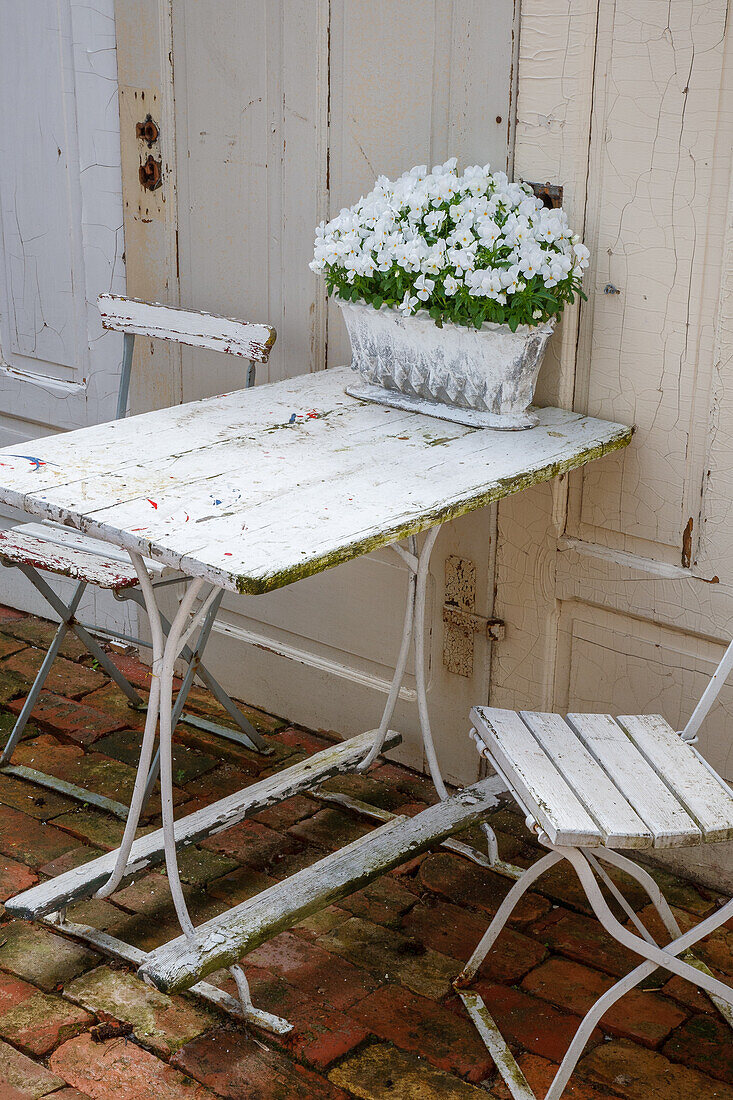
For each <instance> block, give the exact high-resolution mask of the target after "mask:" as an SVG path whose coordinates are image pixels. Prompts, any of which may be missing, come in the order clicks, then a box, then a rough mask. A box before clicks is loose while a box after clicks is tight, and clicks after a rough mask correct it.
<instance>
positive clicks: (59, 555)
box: [0, 529, 137, 592]
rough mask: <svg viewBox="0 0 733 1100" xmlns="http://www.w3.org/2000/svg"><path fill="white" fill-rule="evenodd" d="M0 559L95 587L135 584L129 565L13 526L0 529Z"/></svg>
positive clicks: (135, 578) (117, 586) (117, 589)
mask: <svg viewBox="0 0 733 1100" xmlns="http://www.w3.org/2000/svg"><path fill="white" fill-rule="evenodd" d="M0 561H1V562H4V563H10V564H13V565H31V566H33V567H34V568H35V569H43V570H45V571H46V572H48V573H59V574H61V576H64V577H71V578H72V579H73V580H83V581H88V583H89V584H93V585H95V586H96V587H97V588H109V589H112V590H114V591H115V592H119V591H120V590H121V589H123V588H131V587H133V586H134V585H136V584H137V574H136V573H135V570H134V569H133V568H132V566H131V565H128V566H127V567H125V566H124V565H123V564H121V563H120V564H118V563H117V562H110V561H105V560H104V558H102V557H100V556H99V555H98V554H88V553H86V552H85V551H84V550H78V549H76V547H71V546H68V547H61V546H59V545H58V543H53V542H48V541H47V540H46V539H43V538H37V537H36V536H35V535H27V534H24V533H23V532H22V531H18V530H17V529H14V530H11V531H3V532H0Z"/></svg>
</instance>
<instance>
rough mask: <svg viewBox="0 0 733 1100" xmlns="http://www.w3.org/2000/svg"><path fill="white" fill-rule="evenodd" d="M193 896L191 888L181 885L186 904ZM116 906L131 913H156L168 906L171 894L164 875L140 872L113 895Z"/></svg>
mask: <svg viewBox="0 0 733 1100" xmlns="http://www.w3.org/2000/svg"><path fill="white" fill-rule="evenodd" d="M193 894H194V889H193V887H191V886H189V885H188V884H183V896H184V898H185V900H186V901H187V902H190V901H191V898H192V895H193ZM114 900H115V904H116V905H121V906H122V907H123V909H130V910H131V911H132V912H133V913H157V912H159V911H160V909H162V908H165V907H166V906H168V905H169V904H170V900H171V892H170V886H169V884H168V879H167V878H166V876H165V875H161V874H157V873H156V872H152V873H150V874H145V873H144V872H141V873H140V874H139V876H138V877H137V878H135V880H134V881H132V882H129V883H128V884H127V885H126V886H123V887H122V889H121V890H116V891H115V893H114Z"/></svg>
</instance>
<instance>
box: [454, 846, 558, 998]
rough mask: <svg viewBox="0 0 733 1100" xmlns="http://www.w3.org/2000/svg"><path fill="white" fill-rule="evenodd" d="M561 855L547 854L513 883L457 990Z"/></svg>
mask: <svg viewBox="0 0 733 1100" xmlns="http://www.w3.org/2000/svg"><path fill="white" fill-rule="evenodd" d="M562 858H563V857H562V855H560V854H559V853H558V852H548V853H547V855H546V856H542V858H541V859H538V860H537V862H536V863H533V864H532V866H531V867H528V868H527V870H526V871H525V872H524V874H523V875H522V877H521V878H520V879H519V881H518V882H515V883H514V885H513V886H512V888H511V890H510V891H509V893H508V894H507V896H506V897H505V898H504V901H503V902H502V903H501V905H500V906H499V908H498V910H497V912H496V915H495V917H494V919H493V920H492V922H491V924H490V925H489V927H488V928H487V930H486V931H485V932H484V934H483V936H482V937H481V940H480V941H479V944H478V946H477V947H476V949H475V951H474V952H473V954H472V955H471V958H470V959H469V960H468V962H467V963H466V965H465V966H464V968H463V970H462V971H461V973H460V974H459V975H458V977H457V978H456V980H455V981H454V982H453V985H454V986H455V987H456V988H457V989H458V988H459V987H460V986H464V985H467V984H468V983H469V982H470V981H471V979H472V978H473V977H474V976H475V974H476V971H477V970H478V968H479V967H480V966H481V963H482V962H483V961H484V959H485V958H486V956H487V954H488V952H489V951H490V950H491V948H492V947H493V945H494V943H495V942H496V940H497V939H498V938H499V934H500V932H501V930H502V928H503V927H504V925H505V924H506V922H507V921H508V920H509V917H510V916H511V915H512V912H513V910H514V909H515V908H516V905H517V903H518V902H519V900H520V899H521V898H522V896H523V895H524V894H526V893H527V891H528V890H529V888H530V886H531V885H532V883H533V882H536V880H537V879H538V878H539V877H540V875H543V874H544V873H545V871H548V870H549V869H550V867H552V866H553V865H554V864H555V863H559V862H560V860H561V859H562Z"/></svg>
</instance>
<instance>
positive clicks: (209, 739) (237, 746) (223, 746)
mask: <svg viewBox="0 0 733 1100" xmlns="http://www.w3.org/2000/svg"><path fill="white" fill-rule="evenodd" d="M204 717H205V718H208V719H209V720H212V716H211V715H209V714H204ZM174 740H175V741H177V742H179V743H180V744H181V745H190V746H191V748H194V749H198V751H199V752H205V753H207V754H208V755H209V756H213V757H215V758H216V759H217V760H226V761H228V762H229V763H231V764H237V765H239V766H240V767H241V768H242V769H243V770H245V771H249V772H250V773H251V774H253V775H262V774H264V773H265V772H266V771H271V770H272V769H275V770H277V769H278V768H281V767H283V766H285V761H286V760H287V762H288V764H292V763H294V762H295V761H296V759H297V758H298V755H299V754H298V753H297V752H296V751H295V749H292V748H289V747H288V746H287V745H282V744H281V743H280V742H279V741H278V739H277V737H276V736H274V737H270V736H268V735H267V734H266V735H265V741H266V743H267V747H268V748H269V749H271V750H272V751H271V752H270V753H269V754H267V755H265V754H263V753H261V752H256V751H255V750H254V749H248V748H247V747H246V746H245V745H242V744H241V743H240V742H237V741H229V740H228V739H227V738H225V737H222V736H221V734H217V733H210V732H209V731H208V730H202V729H198V728H197V727H196V726H189V725H188V723H187V722H186V721H185V719H184V720H183V721H182V722H180V723H179V724H178V725H177V726H176V732H175V735H174Z"/></svg>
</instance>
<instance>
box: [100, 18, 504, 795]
mask: <svg viewBox="0 0 733 1100" xmlns="http://www.w3.org/2000/svg"><path fill="white" fill-rule="evenodd" d="M156 7H157V9H158V10H159V11H160V12H164V13H168V16H169V17H170V24H169V25H170V33H171V38H170V46H169V47H168V46H166V43H165V38H164V36H162V37H161V32H160V30H159V29H158V30H157V31H156V30H155V28H154V26H153V14H152V13H153V12H154V9H155V8H156ZM118 9H120V10H122V11H124V12H125V18H124V26H125V33H124V40H123V39H120V40H119V42H118V48H120V49H121V51H122V52H123V55H124V56H123V57H121V62H120V64H121V66H122V67H124V69H125V72H130V71H132V68H131V66H129V65H128V64H127V57H128V56H132V57H133V58H134V57H135V52H136V49H137V46H136V42H135V38H134V34H133V27H134V25H135V20H137V23H138V25H139V22H140V20H141V19H142V20H143V22H144V23H145V25H146V28H147V29H149V30H150V32H151V33H156V34H158V35H159V47H158V48H159V55H160V57H161V58H164V57H165V56H166V52H167V50H168V49H170V50H172V56H173V59H174V64H173V70H172V77H171V75H170V74H168V78H170V79H172V90H173V94H172V106H171V114H170V117H166V116H165V113H164V114H163V117H164V123H165V125H166V127H167V128H168V129H170V130H172V132H173V134H174V139H173V144H174V145H175V157H174V160H173V164H174V169H173V170H171V171H170V172H169V173H168V177H167V179H164V183H163V189H162V190H163V192H165V193H166V194H167V201H169V202H175V203H176V207H177V220H176V231H177V232H176V245H175V247H176V255H175V260H176V263H175V265H173V266H175V267H176V271H177V278H178V290H177V293H178V295H179V297H180V302H181V304H182V305H186V306H192V307H197V308H204V309H211V310H213V311H215V312H221V313H229V314H232V315H234V316H246V317H248V318H251V319H254V320H258V319H261V320H267V321H269V322H270V323H272V324H274V325H275V327H276V329H277V332H278V340H277V344H276V346H275V349H274V353H273V355H272V357H271V360H270V363H269V364H268V366H267V367H266V368H262V369H260V370H258V380H260V381H268V380H274V379H278V378H283V377H288V376H292V375H297V374H303V373H305V372H308V371H314V370H321V369H323V368H324V367H325V366H326V365H327V364H328V365H336V364H341V363H344V362H348V357H349V352H348V341H347V339H346V334H345V330H344V327H343V323H342V321H341V317H340V314H339V311H338V310H337V309H335V308H334V307H333V306H330V307H329V306H328V305H327V302H326V296H325V293H324V287H323V283H322V280H320V279H318V278H317V277H315V276H314V275H313V274H312V273H311V272H310V271H309V269H308V262H309V260H310V258H311V256H312V247H313V236H314V229H315V226H316V224H317V223H318V222H319V221H320V220H321V218H323V217H324V216H327V215H328V214H329V211H334V212H335V211H337V210H338V209H339V208H340V207H341V206H343V205H345V204H350V203H352V202H354V201H355V200H356V199H358V197H359V195H361V194H363V193H365V192H366V191H367V190H368V189H369V188H370V187H371V185H372V183H373V182H374V180H375V178H376V176H377V175H378V174H380V173H387V174H396V173H399V172H401V171H404V170H405V169H407V168H409V167H411V166H412V165H413V164H415V163H421V162H427V163H429V164H432V163H434V162H435V161H437V160H442V159H445V158H446V157H448V156H450V155H456V156H458V157H459V159H460V160H462V161H463V162H464V163H466V162H468V163H471V162H473V161H480V162H481V163H484V162H486V161H487V160H488V161H490V162H491V163H492V164H493V165H494V167H497V168H506V167H507V165H508V156H509V154H508V148H509V142H508V134H509V124H510V119H511V113H512V96H511V82H512V72H513V69H512V58H513V45H514V4H513V3H506V2H505V0H430V2H428V3H425V2H424V0H404V2H401V3H399V4H395V3H392V2H387V0H375V2H371V0H370V2H368V3H367V2H365V0H307V2H306V0H268V2H267V3H265V2H264V0H236V2H235V0H221V2H220V3H218V4H217V5H216V8H215V17H214V16H212V11H213V8H212V6H211V5H207V4H201V3H196V2H194V0H181V2H180V3H179V2H177V3H175V4H172V5H169V4H167V3H165V2H164V0H160V2H159V3H157V4H156V3H155V2H154V0H149V2H147V3H145V0H118ZM133 11H134V12H135V19H133V18H132V15H131V14H129V13H132V12H133ZM119 22H120V20H119V19H118V23H119ZM167 25H168V24H167V23H166V19H165V18H164V19H160V18H159V19H158V21H157V27H158V28H160V27H161V26H167ZM138 71H139V72H140V74H141V77H142V74H145V79H146V80H148V81H149V82H150V83H151V84H153V85H155V84H156V81H154V80H152V78H151V77H150V75H149V72H150V66H149V65H147V64H143V65H139V66H138ZM165 82H166V73H165V72H164V71H163V69H162V68H161V72H160V78H159V80H158V81H157V86H159V87H162V86H164V85H165ZM129 90H130V91H131V90H132V89H129ZM124 140H125V139H124V135H123V145H124ZM125 186H126V188H127V196H126V201H128V200H129V205H130V206H132V205H133V198H134V197H135V196H136V194H137V192H136V187H137V181H136V179H135V177H134V174H133V172H132V170H130V172H129V174H128V176H127V177H126V179H125ZM147 228H148V227H147V226H145V225H144V224H142V223H141V222H137V223H136V225H135V228H134V232H135V238H134V242H135V243H134V246H133V247H134V249H135V254H136V257H137V258H139V257H140V256H141V255H142V253H143V251H144V249H145V246H144V243H143V242H144V239H145V234H146V231H147ZM128 240H132V237H131V234H130V233H128ZM136 257H133V258H132V262H133V265H134V264H135V263H136V262H137V261H136ZM158 266H159V280H160V285H161V287H162V288H163V291H164V292H165V290H166V286H165V285H164V280H163V276H164V265H163V264H162V263H161V264H159V265H158ZM171 266H172V265H170V264H168V269H169V270H170V268H171ZM152 270H153V268H151V266H150V265H148V266H147V267H146V270H145V272H142V271H141V272H140V279H141V281H143V282H145V281H148V280H149V279H150V277H151V271H152ZM130 285H131V292H134V288H135V285H136V284H135V281H134V279H133V281H132V283H131V284H130ZM170 286H171V284H170V283H168V284H167V289H168V292H169V297H170V298H171V300H172V298H173V296H172V294H171V293H170ZM152 369H153V371H155V370H156V367H155V365H153V367H152ZM180 379H181V393H182V396H183V398H184V399H187V400H188V399H191V398H194V397H198V396H200V395H203V394H206V393H215V392H221V391H222V390H225V389H227V388H231V387H233V386H237V385H241V382H242V371H241V366H240V365H239V364H237V363H233V364H232V363H227V362H222V361H221V359H220V358H219V357H216V356H215V355H208V356H207V355H206V354H205V353H201V352H197V351H192V350H190V349H186V351H184V352H183V356H182V365H181V375H180ZM492 552H493V540H492V519H491V514H490V512H489V511H485V512H484V513H482V514H480V515H476V516H472V517H466V518H464V519H462V520H461V521H459V522H457V523H454V524H451V525H450V526H449V527H448V528H447V529H446V530H445V531H444V532H443V534H442V536H441V538H440V540H439V542H438V544H437V546H436V549H435V552H434V555H433V563H434V564H433V576H432V580H431V594H430V599H431V668H430V693H431V700H432V707H433V713H434V716H435V725H436V740H437V742H438V746H439V750H441V751H442V755H443V758H444V759H445V761H446V771H447V773H448V774H449V775H450V776H452V777H453V778H459V777H460V778H463V779H470V778H472V777H474V776H475V775H476V771H477V758H476V755H475V753H474V752H473V749H472V747H470V743H469V741H468V737H467V735H466V734H467V724H468V711H469V708H470V706H471V705H472V704H473V703H476V702H480V701H485V700H486V697H487V682H488V640H487V639H486V638H483V639H482V638H481V637H480V636H479V635H477V636H476V638H475V643H474V650H475V652H474V663H473V675H472V676H458V675H456V674H454V673H451V672H448V671H447V670H445V669H444V667H443V664H442V635H443V625H442V604H443V600H444V595H443V590H444V567H445V566H444V563H445V558H446V556H447V555H449V554H453V555H457V556H459V557H462V558H465V559H468V560H470V561H472V562H474V563H475V565H476V571H477V581H476V610H477V612H478V613H479V614H483V615H489V614H490V611H491V603H492V597H493V572H492ZM393 558H394V560H393ZM405 592H406V577H405V575H404V570H403V567H402V566H401V565H400V564H399V562H398V561H397V559H396V557H394V555H392V554H391V553H390V552H382V553H379V554H375V555H373V556H372V557H370V558H369V559H368V560H363V561H358V562H352V563H349V564H347V565H344V566H341V567H339V568H337V569H334V570H331V571H329V572H328V573H327V574H325V575H323V576H321V577H317V578H313V579H311V580H308V581H304V582H301V583H299V584H298V585H296V586H294V587H293V588H292V589H288V590H287V591H285V592H282V593H275V594H273V595H271V596H269V597H260V598H250V599H244V598H234V597H231V598H228V599H227V600H226V601H225V605H224V608H225V610H224V615H223V617H222V621H221V623H220V624H219V626H218V627H217V633H216V635H215V637H214V638H213V640H212V643H211V651H210V652H211V653H212V654H213V665H214V667H215V668H216V670H217V673H218V674H219V675H220V676H221V677H222V680H223V681H224V683H225V684H226V685H227V686H228V687H229V688H230V689H231V690H232V691H234V692H235V693H237V694H239V695H240V696H241V697H242V698H245V699H247V700H249V701H250V702H252V703H255V704H258V705H261V706H265V707H268V708H269V709H274V710H275V711H279V712H280V713H281V714H283V715H285V716H286V717H288V718H290V719H292V720H294V721H300V722H304V723H307V724H310V725H317V726H329V727H331V728H334V729H338V730H339V731H341V732H342V733H344V734H351V733H355V732H357V731H361V730H363V729H365V728H371V727H373V726H374V725H375V724H376V723H377V721H378V719H379V716H380V712H381V709H382V706H383V704H384V699H385V694H386V691H387V687H388V683H389V679H390V676H391V669H392V665H393V662H394V660H395V658H396V654H397V649H398V646H399V639H400V635H401V620H402V612H403V602H404V596H405ZM253 643H254V644H253ZM413 704H414V692H413V690H412V687H411V684H410V682H409V678H408V683H407V685H406V690H405V692H403V698H402V700H401V702H400V705H399V710H398V714H397V716H396V719H395V724H396V726H397V728H399V729H401V730H404V731H405V733H406V735H407V740H406V744H405V745H404V746H403V747H402V748H401V749H400V750H399V753H398V755H399V756H400V758H401V759H404V760H408V761H409V762H410V763H412V764H415V765H417V766H422V764H423V760H422V753H421V750H420V748H419V744H418V738H417V723H416V716H415V714H414V709H415V708H414V705H413Z"/></svg>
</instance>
